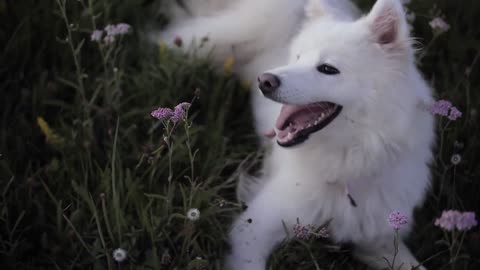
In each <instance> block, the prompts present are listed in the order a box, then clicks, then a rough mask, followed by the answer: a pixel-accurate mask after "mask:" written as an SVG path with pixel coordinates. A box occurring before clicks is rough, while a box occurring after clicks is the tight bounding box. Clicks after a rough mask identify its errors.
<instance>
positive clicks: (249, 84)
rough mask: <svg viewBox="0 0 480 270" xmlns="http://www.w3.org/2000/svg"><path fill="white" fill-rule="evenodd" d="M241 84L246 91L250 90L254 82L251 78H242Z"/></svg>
mask: <svg viewBox="0 0 480 270" xmlns="http://www.w3.org/2000/svg"><path fill="white" fill-rule="evenodd" d="M240 84H241V85H242V88H243V89H245V91H250V89H251V88H252V82H251V81H249V80H242V81H240Z"/></svg>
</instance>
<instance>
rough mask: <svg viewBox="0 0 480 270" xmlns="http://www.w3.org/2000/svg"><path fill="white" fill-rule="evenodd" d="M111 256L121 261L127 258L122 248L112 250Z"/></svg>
mask: <svg viewBox="0 0 480 270" xmlns="http://www.w3.org/2000/svg"><path fill="white" fill-rule="evenodd" d="M112 256H113V259H114V260H115V261H116V262H123V261H125V259H127V251H126V250H125V249H123V248H117V249H115V250H114V251H113V253H112Z"/></svg>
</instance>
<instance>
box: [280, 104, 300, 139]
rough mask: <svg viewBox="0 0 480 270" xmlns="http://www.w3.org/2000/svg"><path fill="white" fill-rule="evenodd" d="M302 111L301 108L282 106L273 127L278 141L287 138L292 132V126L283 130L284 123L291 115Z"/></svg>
mask: <svg viewBox="0 0 480 270" xmlns="http://www.w3.org/2000/svg"><path fill="white" fill-rule="evenodd" d="M300 110H302V106H296V105H283V106H282V109H281V110H280V115H279V116H278V118H277V123H275V127H276V129H277V137H278V138H279V139H284V138H286V137H287V136H288V133H292V132H294V128H293V127H292V126H287V127H286V128H283V126H284V125H285V122H286V121H287V120H288V117H290V116H291V115H292V114H294V113H296V112H298V111H300Z"/></svg>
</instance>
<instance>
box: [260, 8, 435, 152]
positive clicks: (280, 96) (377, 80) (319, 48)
mask: <svg viewBox="0 0 480 270" xmlns="http://www.w3.org/2000/svg"><path fill="white" fill-rule="evenodd" d="M307 14H310V15H309V16H310V17H309V18H308V22H307V23H306V24H305V26H304V28H303V29H302V31H301V32H300V33H299V35H298V36H297V37H296V38H295V39H294V41H293V43H292V46H291V56H290V61H289V64H288V65H286V66H283V67H279V68H275V69H272V70H269V71H266V72H265V73H263V74H261V75H260V76H259V78H258V80H259V88H260V89H261V91H262V92H263V94H264V95H265V97H267V98H269V99H272V100H274V101H276V102H279V103H282V104H284V105H283V107H282V110H281V113H280V115H279V116H278V119H277V122H276V125H275V128H276V130H277V141H278V144H279V145H281V146H284V147H288V146H293V145H298V144H300V143H303V142H305V141H307V140H311V139H312V138H315V139H321V140H322V141H325V140H329V139H332V138H335V141H337V142H338V141H340V143H343V144H348V142H350V141H351V140H352V139H354V138H353V137H354V136H358V135H356V134H358V133H355V134H354V133H353V132H352V127H355V128H356V130H358V132H362V131H363V130H365V131H366V132H369V129H370V131H371V129H375V130H374V131H375V132H380V133H381V132H387V133H388V132H397V131H398V130H401V131H402V132H404V131H406V130H408V127H407V126H408V125H409V123H407V122H408V121H409V120H411V119H409V118H411V117H414V116H413V112H411V111H412V110H413V109H414V108H415V106H416V104H417V102H418V96H419V95H426V96H428V94H426V93H417V92H419V90H418V89H411V88H415V87H410V86H412V85H415V84H417V85H418V84H419V83H420V84H422V83H423V81H422V79H421V76H420V75H419V73H418V72H417V70H416V68H415V64H414V50H413V48H412V46H411V38H410V36H409V31H408V25H407V21H406V18H405V14H404V11H403V7H402V5H401V3H399V2H398V1H396V0H377V3H376V4H375V6H374V7H373V9H372V10H371V11H370V13H369V14H368V15H366V16H365V17H362V18H360V19H358V20H355V19H352V20H350V21H349V20H345V19H338V18H334V17H330V18H325V16H324V15H322V12H307ZM413 81H415V82H413ZM422 87H423V88H422ZM422 87H420V88H422V89H424V88H427V87H426V86H425V85H423V84H422ZM422 91H423V90H421V91H420V92H422ZM399 116H402V117H399ZM393 122H395V124H396V125H395V127H393V126H392V123H393ZM392 128H393V130H389V129H392Z"/></svg>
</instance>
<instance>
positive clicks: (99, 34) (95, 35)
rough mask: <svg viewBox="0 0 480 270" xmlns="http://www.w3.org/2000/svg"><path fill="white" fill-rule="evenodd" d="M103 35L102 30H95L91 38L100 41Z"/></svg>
mask: <svg viewBox="0 0 480 270" xmlns="http://www.w3.org/2000/svg"><path fill="white" fill-rule="evenodd" d="M102 36H103V31H102V30H95V31H93V32H92V34H91V35H90V40H91V41H96V42H99V41H101V40H102Z"/></svg>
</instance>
